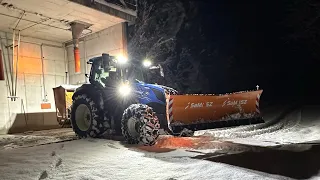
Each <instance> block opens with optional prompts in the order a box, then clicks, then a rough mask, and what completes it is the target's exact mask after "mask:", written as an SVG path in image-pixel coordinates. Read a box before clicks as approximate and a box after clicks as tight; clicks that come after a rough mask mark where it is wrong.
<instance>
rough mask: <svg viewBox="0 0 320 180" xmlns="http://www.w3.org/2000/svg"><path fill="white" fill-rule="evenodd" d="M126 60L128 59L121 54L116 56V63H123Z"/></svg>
mask: <svg viewBox="0 0 320 180" xmlns="http://www.w3.org/2000/svg"><path fill="white" fill-rule="evenodd" d="M127 61H128V59H127V58H126V57H124V56H121V55H119V56H117V63H119V64H125V63H127Z"/></svg>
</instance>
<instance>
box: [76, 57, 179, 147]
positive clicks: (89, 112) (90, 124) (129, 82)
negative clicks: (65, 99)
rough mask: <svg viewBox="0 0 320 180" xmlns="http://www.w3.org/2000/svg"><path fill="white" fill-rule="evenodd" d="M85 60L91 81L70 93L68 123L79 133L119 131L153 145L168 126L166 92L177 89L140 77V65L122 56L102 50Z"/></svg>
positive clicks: (134, 140)
mask: <svg viewBox="0 0 320 180" xmlns="http://www.w3.org/2000/svg"><path fill="white" fill-rule="evenodd" d="M88 64H91V65H92V66H91V71H90V75H89V76H87V77H88V78H89V82H90V83H88V84H83V85H82V86H81V87H80V88H78V89H77V90H76V91H75V93H74V95H73V97H72V99H73V104H72V107H71V125H72V128H73V130H74V132H75V133H76V134H77V135H78V137H80V138H86V137H93V138H96V137H101V136H105V135H110V136H114V135H115V136H116V135H122V136H123V137H124V138H125V139H126V141H127V142H128V143H130V144H137V143H142V144H144V145H153V144H155V142H156V139H157V138H158V136H159V130H160V128H162V129H164V130H169V128H168V123H167V121H166V94H169V93H171V94H176V93H177V91H175V90H174V89H172V88H169V87H165V86H161V85H156V84H147V83H144V82H142V81H140V80H143V77H144V73H143V72H142V70H141V68H140V67H138V68H134V67H133V66H131V65H128V63H126V62H125V59H123V58H116V57H113V56H109V55H108V54H102V56H100V57H95V58H92V59H90V60H89V61H88ZM146 65H149V64H148V63H147V64H146ZM153 69H158V70H159V71H160V70H161V68H157V67H155V68H153ZM162 74H163V73H162Z"/></svg>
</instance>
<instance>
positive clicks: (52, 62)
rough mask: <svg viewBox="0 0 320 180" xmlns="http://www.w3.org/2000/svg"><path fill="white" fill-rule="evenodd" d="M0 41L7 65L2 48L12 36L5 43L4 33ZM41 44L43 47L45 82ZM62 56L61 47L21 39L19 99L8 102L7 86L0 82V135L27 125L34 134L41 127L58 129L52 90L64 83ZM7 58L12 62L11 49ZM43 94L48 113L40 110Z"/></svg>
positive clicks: (10, 42) (44, 42)
mask: <svg viewBox="0 0 320 180" xmlns="http://www.w3.org/2000/svg"><path fill="white" fill-rule="evenodd" d="M0 37H1V42H2V45H3V46H2V48H1V49H2V51H3V55H4V60H5V61H6V64H7V65H8V52H7V50H6V48H4V46H7V45H8V44H9V45H11V44H12V34H10V33H8V34H7V37H8V42H7V40H6V34H5V33H3V32H0ZM41 44H44V45H43V46H42V54H43V59H44V60H43V65H44V68H43V71H44V78H43V76H42V61H41ZM15 49H16V50H17V48H15ZM16 54H17V53H16V52H15V55H16ZM65 54H66V53H65V48H64V46H63V44H62V43H55V42H50V41H44V40H39V39H34V38H27V37H21V44H20V54H19V63H18V81H17V96H18V97H19V98H18V99H17V100H16V101H11V100H10V99H8V98H7V97H8V96H9V95H10V93H9V90H8V87H9V86H8V82H7V81H6V80H4V81H0V89H1V90H0V91H1V93H0V133H2V134H3V133H7V132H8V131H9V129H10V128H11V131H17V129H21V128H22V129H23V128H25V127H26V124H27V125H28V129H29V130H37V129H39V128H40V126H48V128H49V127H50V128H52V127H57V123H56V116H55V105H54V96H53V90H52V88H53V87H56V86H59V85H61V84H64V83H65V82H64V81H65V72H66V64H67V63H66V58H65ZM9 57H10V58H12V49H9ZM15 59H16V56H15ZM6 73H8V72H6ZM8 75H9V73H8ZM9 79H10V78H9ZM9 83H11V82H9ZM44 84H45V86H46V92H44ZM45 94H47V99H48V102H49V103H51V109H41V103H42V102H43V99H44V95H45ZM25 130H26V129H25Z"/></svg>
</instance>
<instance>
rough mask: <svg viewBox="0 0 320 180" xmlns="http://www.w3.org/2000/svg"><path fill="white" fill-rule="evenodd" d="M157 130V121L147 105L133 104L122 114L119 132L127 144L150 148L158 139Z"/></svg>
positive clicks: (158, 127) (158, 125) (158, 124)
mask: <svg viewBox="0 0 320 180" xmlns="http://www.w3.org/2000/svg"><path fill="white" fill-rule="evenodd" d="M159 129H160V123H159V120H158V118H157V116H156V115H155V113H154V112H153V110H152V108H151V107H149V106H147V105H144V104H133V105H131V106H129V107H128V108H127V109H126V110H125V111H124V113H123V116H122V120H121V130H122V135H123V136H124V137H125V139H126V141H127V142H128V143H129V144H138V143H142V144H144V145H148V146H152V145H154V144H155V143H156V140H157V139H158V137H159Z"/></svg>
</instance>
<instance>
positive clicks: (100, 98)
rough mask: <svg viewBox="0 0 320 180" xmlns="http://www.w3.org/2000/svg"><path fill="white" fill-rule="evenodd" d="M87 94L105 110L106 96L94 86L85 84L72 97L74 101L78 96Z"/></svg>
mask: <svg viewBox="0 0 320 180" xmlns="http://www.w3.org/2000/svg"><path fill="white" fill-rule="evenodd" d="M82 94H87V95H88V96H90V98H92V99H93V100H94V101H95V102H96V103H97V104H98V105H99V107H100V109H101V110H104V94H103V92H102V91H101V90H99V89H98V88H96V87H95V86H93V85H92V84H83V85H82V86H80V87H79V88H77V89H76V91H75V92H74V94H73V96H72V100H74V98H75V97H77V96H78V95H82Z"/></svg>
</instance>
